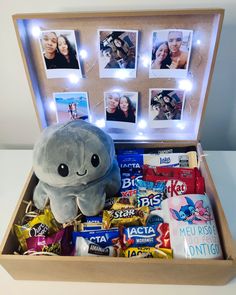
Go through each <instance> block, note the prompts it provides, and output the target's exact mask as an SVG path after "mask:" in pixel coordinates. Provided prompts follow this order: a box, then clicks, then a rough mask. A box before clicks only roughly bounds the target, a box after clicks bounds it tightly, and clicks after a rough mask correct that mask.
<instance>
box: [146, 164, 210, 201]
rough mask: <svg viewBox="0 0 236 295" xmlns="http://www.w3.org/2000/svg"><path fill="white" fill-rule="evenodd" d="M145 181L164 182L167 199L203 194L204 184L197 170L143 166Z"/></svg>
mask: <svg viewBox="0 0 236 295" xmlns="http://www.w3.org/2000/svg"><path fill="white" fill-rule="evenodd" d="M143 179H144V180H145V181H153V182H160V181H161V182H163V181H164V182H165V183H166V189H167V197H174V196H178V195H183V194H204V192H205V182H204V178H203V177H202V175H201V172H200V171H199V169H197V168H194V169H190V168H173V167H150V166H148V165H144V166H143Z"/></svg>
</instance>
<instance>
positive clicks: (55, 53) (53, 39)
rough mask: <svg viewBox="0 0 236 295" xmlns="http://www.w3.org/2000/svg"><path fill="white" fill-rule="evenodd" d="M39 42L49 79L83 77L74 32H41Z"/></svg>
mask: <svg viewBox="0 0 236 295" xmlns="http://www.w3.org/2000/svg"><path fill="white" fill-rule="evenodd" d="M39 41H40V42H39V43H40V49H41V53H42V59H43V62H44V67H45V72H46V75H47V78H49V79H50V78H63V77H68V75H70V74H75V75H77V76H78V77H79V78H81V77H82V74H81V67H80V61H79V55H78V50H77V45H76V38H75V32H74V31H73V30H50V31H41V34H40V39H39Z"/></svg>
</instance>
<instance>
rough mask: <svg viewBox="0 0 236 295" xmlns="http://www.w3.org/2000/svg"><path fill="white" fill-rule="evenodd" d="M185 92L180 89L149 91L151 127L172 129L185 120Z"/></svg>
mask: <svg viewBox="0 0 236 295" xmlns="http://www.w3.org/2000/svg"><path fill="white" fill-rule="evenodd" d="M184 103H185V91H184V90H179V89H160V88H155V89H154V88H152V89H149V114H148V117H149V126H150V127H151V128H171V127H175V126H176V124H177V123H179V122H181V120H183V108H184Z"/></svg>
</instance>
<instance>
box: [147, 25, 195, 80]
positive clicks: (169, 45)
mask: <svg viewBox="0 0 236 295" xmlns="http://www.w3.org/2000/svg"><path fill="white" fill-rule="evenodd" d="M192 33H193V31H190V30H177V29H173V30H160V31H155V32H153V34H152V54H151V65H150V70H149V77H150V78H158V77H159V78H165V77H172V78H179V77H186V75H187V71H188V66H189V58H190V52H191V46H192Z"/></svg>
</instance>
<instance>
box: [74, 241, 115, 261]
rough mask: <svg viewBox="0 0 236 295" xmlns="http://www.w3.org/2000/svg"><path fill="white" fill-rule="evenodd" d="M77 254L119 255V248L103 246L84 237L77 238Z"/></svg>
mask: <svg viewBox="0 0 236 295" xmlns="http://www.w3.org/2000/svg"><path fill="white" fill-rule="evenodd" d="M74 255H75V256H112V257H116V256H118V251H117V248H116V247H114V246H108V247H101V246H99V245H98V244H95V243H93V242H91V241H89V240H86V239H84V238H83V237H77V238H76V246H75V254H74Z"/></svg>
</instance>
